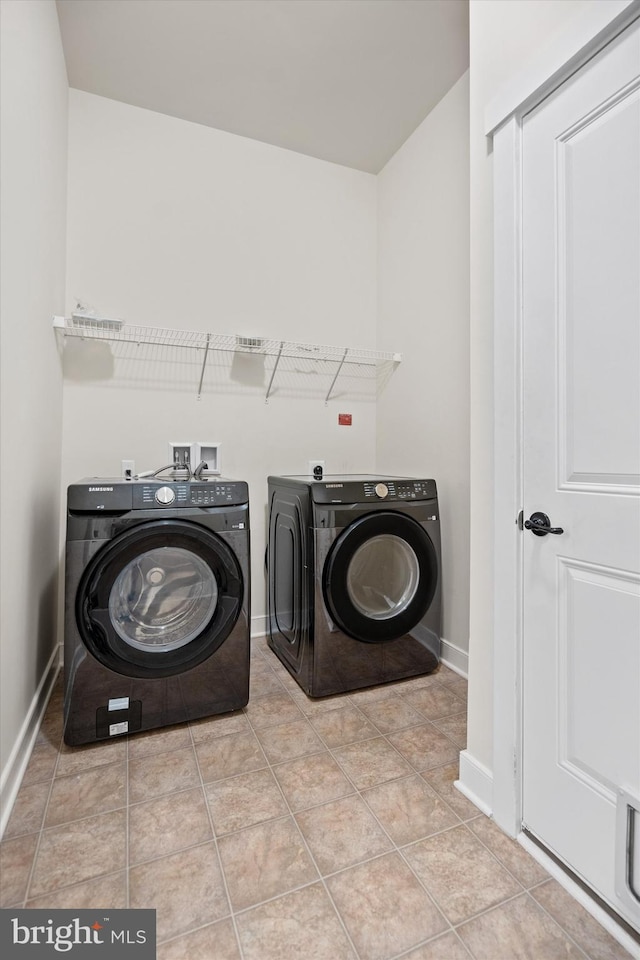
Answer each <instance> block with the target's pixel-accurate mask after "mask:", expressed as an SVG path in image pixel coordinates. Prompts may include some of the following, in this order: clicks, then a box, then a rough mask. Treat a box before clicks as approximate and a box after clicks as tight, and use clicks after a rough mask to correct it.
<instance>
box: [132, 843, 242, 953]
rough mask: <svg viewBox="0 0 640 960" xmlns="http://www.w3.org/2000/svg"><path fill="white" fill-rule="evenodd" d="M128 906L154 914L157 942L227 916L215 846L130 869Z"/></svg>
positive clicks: (203, 847) (189, 851)
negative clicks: (151, 909) (154, 911)
mask: <svg viewBox="0 0 640 960" xmlns="http://www.w3.org/2000/svg"><path fill="white" fill-rule="evenodd" d="M129 905H130V906H131V907H132V908H134V909H143V908H147V909H148V908H153V909H155V910H156V930H157V937H158V941H162V940H168V939H170V938H172V937H177V936H180V935H182V934H185V933H189V932H190V931H191V930H194V929H195V928H197V927H202V926H204V925H205V924H208V923H213V922H214V921H215V920H221V919H222V918H223V917H226V916H228V915H229V902H228V900H227V895H226V893H225V889H224V882H223V879H222V872H221V870H220V863H219V861H218V854H217V851H216V845H215V843H214V842H211V843H204V844H201V845H200V846H199V847H192V848H191V849H190V850H183V851H181V852H180V853H174V854H172V855H171V856H168V857H162V858H161V859H160V860H151V861H150V862H148V863H142V864H139V865H138V866H136V867H131V869H130V870H129Z"/></svg>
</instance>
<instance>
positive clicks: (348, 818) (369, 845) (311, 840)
mask: <svg viewBox="0 0 640 960" xmlns="http://www.w3.org/2000/svg"><path fill="white" fill-rule="evenodd" d="M296 820H297V821H298V826H299V827H300V829H301V830H302V833H303V836H304V838H305V840H306V841H307V844H308V845H309V849H310V850H311V853H312V854H313V857H314V859H315V861H316V863H317V865H318V868H319V870H320V873H321V874H322V875H323V876H327V874H329V873H336V872H337V871H338V870H344V869H345V867H351V866H353V864H355V863H360V861H361V860H370V859H371V858H372V857H377V856H379V855H380V854H381V853H387V851H389V850H391V849H392V844H391V841H390V840H389V838H388V837H387V836H386V834H385V833H384V831H383V830H382V829H381V827H380V825H379V823H378V822H377V820H376V819H375V817H373V816H372V815H371V813H370V812H369V810H368V809H367V807H366V805H365V804H364V803H363V801H362V800H361V799H360V797H358V796H351V797H343V798H342V799H341V800H333V801H332V802H331V803H325V804H323V805H322V806H320V807H313V809H311V810H305V811H303V812H302V813H298V814H297V815H296Z"/></svg>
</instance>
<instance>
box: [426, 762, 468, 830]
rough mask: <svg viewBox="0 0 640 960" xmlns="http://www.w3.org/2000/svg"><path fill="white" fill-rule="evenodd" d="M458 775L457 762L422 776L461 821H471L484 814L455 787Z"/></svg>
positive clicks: (435, 768) (430, 770)
mask: <svg viewBox="0 0 640 960" xmlns="http://www.w3.org/2000/svg"><path fill="white" fill-rule="evenodd" d="M458 773H459V771H458V761H457V760H456V761H455V763H445V764H444V765H443V766H439V767H434V768H431V769H428V770H425V771H424V773H423V774H422V776H423V777H424V779H425V780H426V781H427V783H428V784H430V786H432V787H433V789H434V790H435V791H436V793H439V794H440V796H441V797H442V799H443V800H446V802H447V803H448V804H449V806H450V807H451V809H452V810H453V811H454V813H457V814H458V816H459V817H460V819H461V820H471V819H472V818H473V817H478V816H481V815H482V814H481V813H480V810H478V808H477V807H476V805H475V803H471V801H470V800H467V798H466V797H465V796H464V794H462V793H460V791H459V790H458V789H457V787H456V786H455V785H454V784H455V781H456V780H457V779H458Z"/></svg>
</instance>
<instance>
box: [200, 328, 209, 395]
mask: <svg viewBox="0 0 640 960" xmlns="http://www.w3.org/2000/svg"><path fill="white" fill-rule="evenodd" d="M210 342H211V334H210V333H208V334H207V343H206V345H205V348H204V357H203V358H202V370H201V371H200V383H199V384H198V400H199V399H200V397H201V396H202V381H203V380H204V368H205V367H206V365H207V356H208V353H209V344H210Z"/></svg>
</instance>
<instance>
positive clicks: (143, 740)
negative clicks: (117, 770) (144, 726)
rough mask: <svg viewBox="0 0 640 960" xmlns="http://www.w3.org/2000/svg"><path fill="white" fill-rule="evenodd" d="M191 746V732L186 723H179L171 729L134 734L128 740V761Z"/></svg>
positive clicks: (165, 728) (164, 728) (161, 728)
mask: <svg viewBox="0 0 640 960" xmlns="http://www.w3.org/2000/svg"><path fill="white" fill-rule="evenodd" d="M189 746H191V731H190V730H189V724H188V723H179V724H176V725H175V726H173V727H160V728H159V729H157V730H147V731H146V732H145V733H136V734H135V736H133V737H130V738H129V759H130V760H135V759H138V758H139V757H148V756H151V755H152V754H156V753H167V752H168V751H170V750H180V748H182V747H189Z"/></svg>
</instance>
